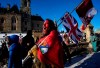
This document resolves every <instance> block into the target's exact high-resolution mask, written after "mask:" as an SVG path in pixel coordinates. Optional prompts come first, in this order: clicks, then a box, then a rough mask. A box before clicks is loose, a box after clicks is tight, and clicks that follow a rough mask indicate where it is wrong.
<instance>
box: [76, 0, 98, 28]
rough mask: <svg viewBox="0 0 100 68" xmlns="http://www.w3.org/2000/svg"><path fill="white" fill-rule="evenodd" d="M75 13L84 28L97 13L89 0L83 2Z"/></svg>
mask: <svg viewBox="0 0 100 68" xmlns="http://www.w3.org/2000/svg"><path fill="white" fill-rule="evenodd" d="M76 12H77V14H78V15H79V17H80V19H81V20H82V23H83V24H84V27H85V28H86V26H87V25H88V24H89V23H90V21H91V20H92V18H93V16H94V15H95V14H96V13H97V10H96V9H95V8H94V7H93V4H92V1H91V0H84V1H83V2H82V4H81V5H80V6H79V7H77V8H76Z"/></svg>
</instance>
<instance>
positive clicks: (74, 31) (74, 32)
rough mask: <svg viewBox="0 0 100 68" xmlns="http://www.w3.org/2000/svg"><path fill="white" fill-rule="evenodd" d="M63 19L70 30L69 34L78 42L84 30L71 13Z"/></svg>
mask: <svg viewBox="0 0 100 68" xmlns="http://www.w3.org/2000/svg"><path fill="white" fill-rule="evenodd" d="M61 20H62V23H63V26H64V27H65V29H66V30H67V32H68V36H69V37H70V38H71V39H72V40H73V41H74V42H75V43H76V44H77V43H78V41H80V38H81V37H82V32H81V31H80V30H79V29H78V23H77V21H76V20H75V18H74V17H72V16H71V15H70V14H69V13H66V14H65V15H64V17H63V18H61Z"/></svg>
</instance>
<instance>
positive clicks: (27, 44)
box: [22, 30, 35, 68]
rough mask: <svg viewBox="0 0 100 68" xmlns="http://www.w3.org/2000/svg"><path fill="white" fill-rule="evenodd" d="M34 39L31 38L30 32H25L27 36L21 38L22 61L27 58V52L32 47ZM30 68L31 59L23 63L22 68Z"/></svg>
mask: <svg viewBox="0 0 100 68" xmlns="http://www.w3.org/2000/svg"><path fill="white" fill-rule="evenodd" d="M34 44H35V42H34V38H33V37H32V30H28V31H27V35H26V36H25V37H23V38H22V48H23V59H24V58H25V57H26V56H27V54H28V51H29V50H30V49H31V48H32V47H33V46H34ZM31 67H32V58H30V59H28V60H27V62H25V63H24V65H23V68H31Z"/></svg>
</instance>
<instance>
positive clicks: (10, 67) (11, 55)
mask: <svg viewBox="0 0 100 68" xmlns="http://www.w3.org/2000/svg"><path fill="white" fill-rule="evenodd" d="M12 66H13V51H9V60H8V68H12Z"/></svg>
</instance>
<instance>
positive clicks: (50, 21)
mask: <svg viewBox="0 0 100 68" xmlns="http://www.w3.org/2000/svg"><path fill="white" fill-rule="evenodd" d="M46 20H48V21H49V27H50V31H52V30H57V27H56V25H55V23H54V22H53V21H52V20H51V19H46Z"/></svg>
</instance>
